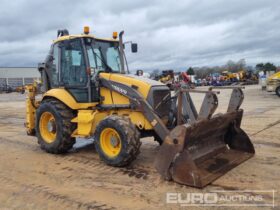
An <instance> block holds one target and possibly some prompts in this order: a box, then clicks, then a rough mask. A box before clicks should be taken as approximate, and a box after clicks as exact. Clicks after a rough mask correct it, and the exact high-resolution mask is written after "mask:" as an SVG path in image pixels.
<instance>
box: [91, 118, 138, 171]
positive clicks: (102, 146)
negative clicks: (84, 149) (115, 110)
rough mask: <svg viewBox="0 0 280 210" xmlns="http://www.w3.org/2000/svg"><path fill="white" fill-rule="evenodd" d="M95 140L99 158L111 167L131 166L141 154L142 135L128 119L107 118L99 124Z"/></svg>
mask: <svg viewBox="0 0 280 210" xmlns="http://www.w3.org/2000/svg"><path fill="white" fill-rule="evenodd" d="M94 139H95V141H94V142H95V148H96V151H97V152H98V154H99V157H100V158H101V159H102V160H103V161H104V162H105V163H106V164H108V165H111V166H117V167H121V166H126V165H129V164H130V163H131V162H132V161H133V160H135V159H136V157H137V155H138V154H139V153H140V146H141V142H140V133H139V131H138V130H137V128H136V127H135V125H134V124H133V123H132V122H131V121H130V119H128V118H124V117H120V116H117V115H112V116H109V117H107V118H105V119H104V120H102V121H101V122H100V123H99V124H98V126H97V128H96V131H95V134H94Z"/></svg>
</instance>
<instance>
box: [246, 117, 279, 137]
mask: <svg viewBox="0 0 280 210" xmlns="http://www.w3.org/2000/svg"><path fill="white" fill-rule="evenodd" d="M278 124H280V120H277V121H275V122H273V123H270V124H268V125H267V126H266V127H264V128H263V129H261V130H259V131H257V132H255V133H253V134H251V135H250V137H251V136H255V135H257V134H259V133H261V132H263V131H265V130H267V129H269V128H271V127H273V126H275V125H278Z"/></svg>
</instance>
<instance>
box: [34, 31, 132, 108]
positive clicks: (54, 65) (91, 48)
mask: <svg viewBox="0 0 280 210" xmlns="http://www.w3.org/2000/svg"><path fill="white" fill-rule="evenodd" d="M132 51H133V52H136V51H137V45H135V44H133V45H132ZM124 60H125V54H124V50H123V43H122V37H121V36H120V40H117V33H116V32H114V33H113V38H112V39H99V38H96V37H94V36H92V35H89V28H88V27H85V28H84V34H82V35H69V32H68V31H67V30H66V29H64V30H58V38H57V40H55V41H54V43H53V45H52V46H51V50H50V53H49V55H48V57H47V59H46V62H45V66H44V68H40V66H39V70H40V71H41V72H42V78H43V80H45V81H47V82H43V84H46V87H45V88H44V90H45V91H47V90H49V89H52V88H65V89H67V90H68V92H69V93H70V94H72V95H73V97H74V98H75V99H76V101H77V102H80V103H87V102H99V100H100V97H99V88H98V85H97V80H96V78H97V76H98V74H99V73H100V72H108V73H110V72H111V73H124V72H125V65H124ZM42 70H45V71H42Z"/></svg>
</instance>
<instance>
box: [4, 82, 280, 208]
mask: <svg viewBox="0 0 280 210" xmlns="http://www.w3.org/2000/svg"><path fill="white" fill-rule="evenodd" d="M244 92H245V100H244V103H243V105H242V108H243V109H244V110H245V114H244V118H243V122H242V128H243V129H244V130H245V131H246V132H247V133H248V134H249V136H250V137H251V139H252V141H253V143H254V146H255V149H256V155H255V156H254V157H253V158H252V159H250V160H248V161H246V162H245V163H243V164H241V165H239V166H238V167H236V168H234V169H233V170H231V171H230V172H228V173H227V174H226V175H224V176H223V177H221V178H220V179H218V180H216V181H215V182H213V183H212V184H211V185H209V186H207V187H206V188H204V189H203V190H200V189H195V188H191V187H187V186H182V185H179V184H176V183H173V182H167V181H164V180H162V179H161V178H160V177H159V175H158V174H157V173H156V171H155V169H154V168H153V164H152V162H153V159H154V154H155V153H156V152H157V150H158V145H157V144H156V143H155V142H154V141H153V139H151V138H145V139H142V147H141V154H140V155H139V156H138V158H137V160H136V161H135V162H134V163H133V164H132V165H131V166H129V167H127V168H112V167H109V166H107V165H105V164H103V163H102V162H101V161H100V160H99V157H98V155H97V153H96V152H95V150H94V147H93V145H92V141H91V140H79V141H78V143H77V144H76V145H75V147H74V149H73V150H71V151H70V152H69V153H68V154H66V155H52V154H47V153H45V152H43V151H42V150H41V149H40V147H39V146H38V144H37V140H36V138H35V137H29V136H27V135H26V133H25V128H24V126H23V123H24V117H25V104H24V98H25V96H24V95H20V94H17V93H11V94H0V134H1V135H0V188H1V189H0V210H2V209H3V210H4V209H5V210H8V209H179V208H182V209H184V208H185V209H186V208H188V209H190V207H181V206H180V205H179V204H168V203H166V193H168V192H169V193H189V192H196V193H200V192H210V191H212V190H276V191H277V190H278V191H279V189H280V175H279V174H280V142H279V141H280V98H279V97H277V96H276V95H275V94H273V93H267V92H265V91H261V90H260V87H259V86H257V85H255V86H247V87H246V89H245V90H244ZM229 95H230V90H223V93H221V94H220V95H219V110H218V112H219V111H225V110H226V107H227V103H228V100H229ZM200 100H201V95H196V96H195V95H194V101H195V103H196V104H199V101H200ZM266 196H270V197H268V198H269V199H271V195H266ZM278 197H279V192H276V193H275V198H276V201H275V205H276V207H275V208H274V209H277V208H279V207H277V204H279V199H278ZM192 208H194V209H206V207H192ZM208 208H209V207H208ZM211 208H212V209H225V207H211ZM232 208H234V209H237V208H238V209H246V208H250V209H256V208H257V207H232ZM263 208H267V209H270V208H272V207H260V208H258V209H263Z"/></svg>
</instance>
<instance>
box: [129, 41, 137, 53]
mask: <svg viewBox="0 0 280 210" xmlns="http://www.w3.org/2000/svg"><path fill="white" fill-rule="evenodd" d="M137 51H138V46H137V43H131V52H133V53H137Z"/></svg>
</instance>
